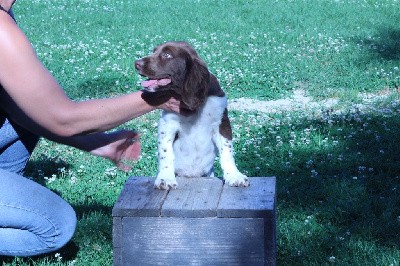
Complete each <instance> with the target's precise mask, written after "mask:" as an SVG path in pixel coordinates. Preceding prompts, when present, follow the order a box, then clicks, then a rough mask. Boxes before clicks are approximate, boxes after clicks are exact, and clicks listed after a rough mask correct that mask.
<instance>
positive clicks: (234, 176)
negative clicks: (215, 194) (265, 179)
mask: <svg viewBox="0 0 400 266" xmlns="http://www.w3.org/2000/svg"><path fill="white" fill-rule="evenodd" d="M224 180H225V183H227V184H228V185H229V186H231V187H248V186H249V185H250V182H249V179H248V178H247V176H245V175H244V174H242V173H240V172H235V173H226V174H225V175H224Z"/></svg>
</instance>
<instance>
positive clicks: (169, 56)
mask: <svg viewBox="0 0 400 266" xmlns="http://www.w3.org/2000/svg"><path fill="white" fill-rule="evenodd" d="M161 56H162V57H163V58H166V59H170V58H172V55H171V54H170V53H167V52H163V53H162V54H161Z"/></svg>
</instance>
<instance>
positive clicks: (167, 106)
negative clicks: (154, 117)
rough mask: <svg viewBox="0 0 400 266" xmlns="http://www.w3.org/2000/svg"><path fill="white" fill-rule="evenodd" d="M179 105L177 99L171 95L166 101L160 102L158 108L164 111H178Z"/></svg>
mask: <svg viewBox="0 0 400 266" xmlns="http://www.w3.org/2000/svg"><path fill="white" fill-rule="evenodd" d="M180 106H181V102H180V101H179V100H177V99H175V98H173V97H171V98H170V99H169V100H168V101H166V102H165V103H163V104H161V105H160V106H159V108H160V109H163V110H165V111H169V112H175V113H179V112H180Z"/></svg>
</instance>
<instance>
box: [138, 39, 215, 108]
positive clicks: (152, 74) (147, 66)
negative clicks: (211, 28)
mask: <svg viewBox="0 0 400 266" xmlns="http://www.w3.org/2000/svg"><path fill="white" fill-rule="evenodd" d="M135 67H136V70H137V72H138V73H139V74H140V75H142V76H145V77H147V78H148V80H146V81H144V82H142V86H143V87H144V88H145V90H146V91H147V92H150V93H151V94H153V93H154V95H150V96H149V95H147V96H146V97H158V95H160V94H161V95H168V94H169V93H171V96H174V97H177V98H178V99H180V100H181V101H182V102H183V103H184V104H185V107H186V108H187V109H189V110H191V111H194V110H196V109H197V108H198V107H199V106H200V105H202V104H203V103H204V101H205V98H206V96H207V93H208V89H209V86H210V73H209V71H208V69H207V66H206V64H205V63H204V61H203V60H202V59H201V58H200V57H199V56H198V54H197V52H196V51H195V50H194V49H193V47H192V46H190V45H189V44H188V43H186V42H166V43H163V44H161V45H159V46H157V47H156V48H155V49H154V51H153V54H151V55H150V56H147V57H144V58H142V59H139V60H137V61H136V62H135ZM157 92H158V93H157ZM145 100H146V99H145ZM167 100H168V99H167ZM153 102H154V101H153Z"/></svg>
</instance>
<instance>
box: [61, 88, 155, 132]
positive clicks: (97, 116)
mask: <svg viewBox="0 0 400 266" xmlns="http://www.w3.org/2000/svg"><path fill="white" fill-rule="evenodd" d="M141 94H142V92H140V91H138V92H134V93H130V94H126V95H122V96H118V97H115V98H107V99H98V100H89V101H85V102H78V103H75V108H73V111H72V113H70V114H68V115H67V116H66V118H65V120H66V121H65V125H64V126H63V128H64V129H65V130H66V132H59V134H61V135H64V136H73V135H80V134H87V133H94V132H103V131H106V130H109V129H112V128H115V127H116V126H119V125H121V124H123V123H125V122H127V121H129V120H131V119H133V118H136V117H139V116H141V115H143V114H145V113H148V112H150V111H152V110H154V109H156V108H155V107H152V106H150V105H148V104H147V103H146V102H145V101H144V100H143V99H142V98H141Z"/></svg>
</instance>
